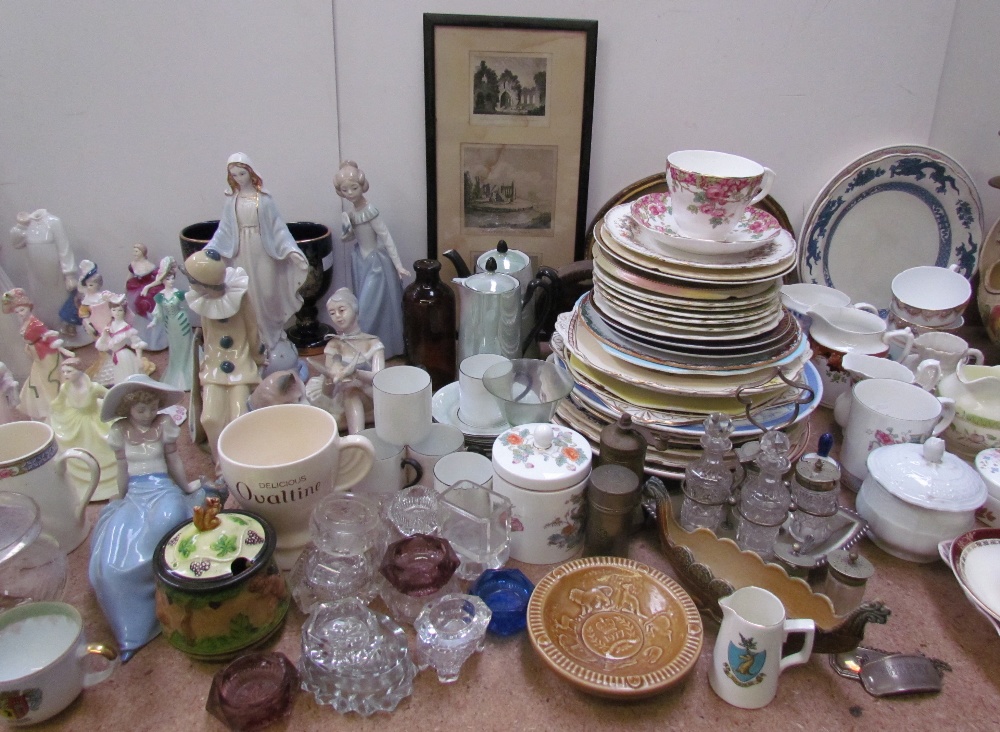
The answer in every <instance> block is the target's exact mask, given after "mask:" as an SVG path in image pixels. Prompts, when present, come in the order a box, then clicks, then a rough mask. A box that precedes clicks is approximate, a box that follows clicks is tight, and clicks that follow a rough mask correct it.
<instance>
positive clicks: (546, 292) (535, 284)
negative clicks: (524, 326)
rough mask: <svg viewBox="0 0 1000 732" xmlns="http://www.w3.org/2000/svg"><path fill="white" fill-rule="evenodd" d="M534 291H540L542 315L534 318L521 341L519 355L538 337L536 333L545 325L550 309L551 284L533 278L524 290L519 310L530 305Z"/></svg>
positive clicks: (545, 280)
mask: <svg viewBox="0 0 1000 732" xmlns="http://www.w3.org/2000/svg"><path fill="white" fill-rule="evenodd" d="M535 290H541V293H542V294H541V295H539V297H540V298H541V300H542V307H541V311H542V315H541V316H540V317H537V318H535V324H534V326H532V328H531V330H530V331H529V332H528V335H527V336H525V338H524V340H523V341H521V353H524V352H525V351H526V350H527V348H528V346H529V345H531V342H532V341H533V340H535V338H537V337H538V333H539V331H541V329H542V326H543V325H545V321H546V319H547V318H548V317H549V311H550V310H551V309H552V282H551V281H550V280H548V279H544V278H542V277H535V278H534V279H532V280H531V282H529V283H528V286H527V287H526V288H525V289H524V299H523V300H522V301H521V309H522V310H523V309H524V308H526V307H527V306H528V305H529V304H530V303H531V300H532V298H533V297H534V295H535Z"/></svg>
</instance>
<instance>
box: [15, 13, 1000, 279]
mask: <svg viewBox="0 0 1000 732" xmlns="http://www.w3.org/2000/svg"><path fill="white" fill-rule="evenodd" d="M0 9H2V11H3V21H4V22H3V23H2V24H0V68H2V69H3V74H2V75H0V99H2V100H3V103H2V104H0V245H2V246H0V263H3V264H4V266H5V268H7V270H8V272H10V273H11V274H12V275H15V274H16V273H17V272H16V266H15V265H16V264H17V263H16V262H12V260H13V259H15V257H14V256H12V255H14V254H16V253H12V252H10V251H9V247H8V246H7V245H6V232H7V231H8V230H9V229H10V227H11V225H12V224H13V220H14V216H15V215H16V213H17V212H18V211H20V210H30V209H34V208H38V207H47V208H49V209H50V210H52V211H53V212H54V213H56V214H58V215H59V216H61V217H62V218H63V220H64V222H65V224H66V227H67V229H68V230H69V233H70V236H71V237H72V239H73V242H74V245H75V247H76V249H77V254H78V256H81V257H82V256H87V257H90V258H93V259H95V260H96V261H98V263H100V264H102V265H103V269H104V270H105V272H106V277H107V279H108V284H109V285H111V286H114V287H119V288H120V287H121V286H122V284H123V283H124V280H125V276H126V273H125V259H126V257H127V252H128V250H129V247H130V245H131V244H132V243H133V242H135V241H144V242H146V243H147V244H148V245H149V246H150V248H151V250H152V253H153V255H155V256H160V255H162V254H168V253H169V254H176V253H177V252H178V249H177V243H176V237H177V232H178V231H179V230H180V229H181V228H182V227H183V226H184V225H186V224H188V223H192V222H195V221H200V220H203V219H206V218H217V217H218V215H219V210H220V208H221V203H222V190H223V188H224V172H225V170H224V167H225V166H224V161H225V159H226V157H227V156H228V155H229V154H230V153H232V152H235V151H236V150H243V151H244V152H247V153H248V154H250V155H251V156H252V157H253V158H254V159H255V161H256V163H257V165H258V167H259V168H260V169H261V172H262V173H263V175H264V178H265V181H266V183H267V186H268V187H269V188H270V190H271V191H272V193H273V194H274V195H275V198H276V199H277V201H278V204H279V207H280V208H281V211H282V213H283V214H284V216H285V218H286V219H288V220H304V219H310V220H315V221H320V222H322V223H326V224H328V225H331V226H333V225H334V224H335V223H336V222H337V220H338V217H339V211H340V206H341V202H340V200H339V199H337V198H336V196H335V195H334V193H333V189H332V186H331V183H330V180H331V177H332V175H333V173H334V172H335V170H336V167H337V162H338V160H339V159H340V158H341V157H351V158H354V159H356V160H357V161H358V162H359V163H360V164H361V165H362V167H364V168H365V170H366V172H367V173H368V176H369V178H370V179H371V181H372V190H371V193H370V196H371V200H372V202H373V203H375V205H377V206H379V207H380V208H381V209H382V211H383V215H384V216H385V219H386V222H387V223H388V225H389V226H390V229H391V230H392V232H393V235H394V237H395V239H396V241H397V244H398V246H399V248H400V253H401V255H402V258H403V259H404V261H407V262H408V261H411V260H413V259H416V258H418V257H420V256H422V255H423V254H424V253H425V252H426V246H427V241H426V204H425V200H426V185H425V162H424V161H425V149H424V123H423V119H424V118H423V109H424V107H423V105H424V79H423V37H422V15H423V13H424V12H444V13H467V14H469V13H478V14H487V15H525V16H540V17H543V16H547V17H577V18H593V19H597V20H598V21H599V23H600V27H599V37H598V59H597V61H598V64H597V65H598V69H597V87H596V104H595V110H594V139H593V148H592V164H591V172H590V202H589V212H590V213H591V214H592V213H593V212H594V211H596V210H597V208H598V207H599V206H600V205H601V203H602V202H603V201H604V200H605V199H607V198H608V197H609V196H610V195H612V194H613V193H614V192H615V191H617V190H618V189H620V188H621V187H622V186H624V185H625V184H627V183H629V182H631V181H633V180H635V179H637V178H640V177H642V176H644V175H647V174H649V173H651V172H654V171H658V170H660V169H661V167H662V165H663V159H664V157H665V156H666V154H667V153H668V152H670V151H671V150H676V149H681V148H688V147H710V148H715V149H721V150H728V151H732V152H736V153H741V154H744V155H747V156H749V157H753V158H755V159H757V160H759V161H760V162H762V163H764V164H766V165H768V166H770V167H772V168H773V169H774V170H775V171H777V173H778V181H777V184H776V186H775V188H774V191H773V193H774V195H775V197H776V198H777V199H778V200H779V201H780V202H781V203H782V204H783V205H784V206H785V208H786V210H787V211H788V213H789V215H790V217H791V219H792V222H793V225H794V226H795V227H796V228H799V227H800V225H801V222H802V219H803V217H804V214H805V211H806V209H807V208H808V206H809V204H810V203H811V201H812V198H813V196H814V195H815V193H816V191H817V190H819V188H820V187H821V186H822V185H823V184H824V183H825V182H826V181H827V180H828V179H829V178H830V177H831V176H832V175H834V174H835V173H836V172H837V171H838V170H839V169H840V168H841V167H843V166H844V165H845V164H847V163H848V162H850V161H851V160H852V159H854V158H856V157H857V156H859V155H861V154H863V153H865V152H867V151H868V150H870V149H872V148H875V147H878V146H881V145H888V144H899V143H916V144H930V145H932V146H939V147H941V148H942V149H944V150H945V152H948V153H949V154H951V155H953V156H954V157H956V158H957V159H958V160H959V161H960V162H961V163H963V164H964V165H965V166H966V167H967V168H968V169H969V170H970V172H971V173H972V174H973V176H974V178H975V179H976V181H977V184H978V185H979V188H980V192H981V194H982V196H983V199H984V202H986V204H987V211H988V212H991V214H992V215H993V216H995V215H997V213H1000V207H998V206H997V205H996V203H997V202H1000V194H994V192H993V189H990V188H988V187H987V186H986V179H987V178H989V177H990V176H991V175H994V174H996V173H1000V160H998V159H997V158H998V157H1000V156H998V154H997V150H996V147H997V143H998V141H1000V138H998V137H997V136H996V133H997V129H998V126H997V121H996V120H997V114H996V112H997V111H998V105H1000V98H998V95H997V94H996V93H995V84H994V83H993V77H995V71H996V69H997V68H998V64H997V60H998V54H1000V50H998V48H997V44H996V42H995V40H994V38H993V37H992V33H991V31H995V29H996V28H998V27H1000V24H998V20H1000V17H998V16H1000V6H998V4H997V3H995V2H993V1H992V0H881V1H880V2H877V3H876V2H871V1H870V0H838V1H837V2H828V0H758V1H757V2H752V3H751V2H745V0H617V1H616V2H613V3H612V2H606V1H605V2H602V1H600V0H530V1H529V0H506V1H505V2H499V1H498V0H425V1H424V2H420V3H417V2H410V1H408V0H365V1H364V2H358V1H357V0H332V4H331V0H283V1H282V2H273V0H242V1H240V2H235V1H234V0H225V1H224V0H210V1H202V2H199V1H197V0H175V1H174V2H170V3H122V2H112V1H111V0H80V1H79V2H76V3H66V2H63V1H61V0H36V1H35V2H31V3H25V2H19V1H18V0H0ZM953 19H954V28H953V27H952V25H953ZM338 134H339V145H338ZM340 264H341V266H340V268H339V271H338V277H337V279H338V280H339V281H343V267H342V264H343V263H342V262H341V263H340Z"/></svg>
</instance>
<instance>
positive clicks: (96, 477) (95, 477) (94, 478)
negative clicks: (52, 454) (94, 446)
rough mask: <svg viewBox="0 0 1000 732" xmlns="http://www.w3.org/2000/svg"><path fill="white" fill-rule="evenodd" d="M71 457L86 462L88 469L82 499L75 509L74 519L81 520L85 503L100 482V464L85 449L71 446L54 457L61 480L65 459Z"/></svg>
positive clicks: (64, 470)
mask: <svg viewBox="0 0 1000 732" xmlns="http://www.w3.org/2000/svg"><path fill="white" fill-rule="evenodd" d="M71 458H76V459H77V460H83V462H85V463H86V464H87V468H88V470H89V471H90V478H89V479H88V481H87V488H86V489H85V490H84V491H83V500H82V501H80V505H79V507H77V509H76V520H77V521H82V520H83V512H84V509H86V508H87V504H88V503H90V499H91V498H92V497H93V495H94V491H96V490H97V484H98V483H100V482H101V466H100V465H98V463H97V460H96V459H95V458H94V456H93V455H91V454H90V453H89V452H87V451H86V450H81V449H80V448H79V447H71V448H69V449H68V450H66V451H65V452H63V453H62V454H61V455H59V456H57V457H56V471H57V472H58V473H59V477H60V478H62V479H63V480H65V479H66V461H67V460H69V459H71Z"/></svg>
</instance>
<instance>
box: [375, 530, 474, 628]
mask: <svg viewBox="0 0 1000 732" xmlns="http://www.w3.org/2000/svg"><path fill="white" fill-rule="evenodd" d="M458 564H459V558H458V555H457V554H455V550H454V549H452V547H451V544H449V543H448V541H447V540H445V539H442V538H440V537H437V536H427V535H426V534H416V535H414V536H411V537H409V538H406V539H400V540H399V541H397V542H394V543H392V544H390V545H389V548H388V549H386V551H385V557H384V558H383V559H382V566H381V567H380V569H379V571H380V572H381V573H382V576H383V577H384V578H385V580H386V581H385V582H383V583H382V586H381V590H382V599H383V600H385V604H386V606H387V607H388V608H389V612H390V613H392V617H393V618H395V619H396V620H397V621H398V622H400V623H412V622H413V621H414V619H415V618H416V617H417V615H418V614H419V613H420V611H421V610H422V609H423V607H424V605H425V604H427V603H428V602H430V601H431V600H434V599H436V598H438V597H441V596H442V595H447V594H448V593H450V592H458V591H459V586H458V577H457V575H456V574H455V570H456V569H458Z"/></svg>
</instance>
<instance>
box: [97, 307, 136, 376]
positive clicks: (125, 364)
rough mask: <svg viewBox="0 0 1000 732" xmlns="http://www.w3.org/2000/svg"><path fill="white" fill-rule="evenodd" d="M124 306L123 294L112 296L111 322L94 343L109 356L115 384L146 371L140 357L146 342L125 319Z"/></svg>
mask: <svg viewBox="0 0 1000 732" xmlns="http://www.w3.org/2000/svg"><path fill="white" fill-rule="evenodd" d="M126 307H127V306H126V305H125V296H124V295H113V296H112V298H111V323H110V324H109V325H108V326H107V327H106V328H105V329H104V332H103V333H101V335H100V337H99V338H98V339H97V343H95V344H94V345H95V346H96V347H97V350H98V351H103V352H105V353H107V354H109V355H110V356H111V362H112V364H113V365H114V382H115V383H116V384H120V383H122V382H123V381H125V379H127V378H128V377H129V376H132V375H133V374H144V373H146V369H145V364H144V363H143V358H142V352H143V350H144V349H145V348H146V344H145V342H144V341H143V340H142V339H141V338H139V332H138V331H137V330H136V329H135V328H134V327H132V325H131V323H129V322H128V321H127V320H125V311H126Z"/></svg>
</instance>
